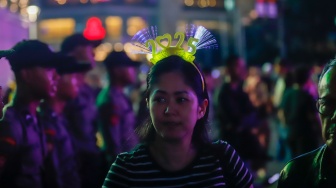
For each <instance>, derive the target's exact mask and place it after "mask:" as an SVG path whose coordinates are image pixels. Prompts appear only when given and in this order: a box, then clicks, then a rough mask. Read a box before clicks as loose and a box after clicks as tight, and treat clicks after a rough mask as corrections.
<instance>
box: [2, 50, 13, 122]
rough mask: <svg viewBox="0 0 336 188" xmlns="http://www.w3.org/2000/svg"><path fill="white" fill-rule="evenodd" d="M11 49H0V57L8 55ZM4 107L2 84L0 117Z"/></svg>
mask: <svg viewBox="0 0 336 188" xmlns="http://www.w3.org/2000/svg"><path fill="white" fill-rule="evenodd" d="M12 53H13V51H12V50H2V51H0V59H1V58H3V57H6V56H8V55H9V54H12ZM3 107H4V98H3V91H2V86H0V111H1V112H0V119H1V118H2V116H3V112H2V109H3Z"/></svg>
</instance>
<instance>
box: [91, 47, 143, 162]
mask: <svg viewBox="0 0 336 188" xmlns="http://www.w3.org/2000/svg"><path fill="white" fill-rule="evenodd" d="M104 64H105V66H106V70H107V72H108V76H109V84H108V86H107V87H105V88H104V89H103V90H102V91H101V92H100V94H99V96H98V99H97V106H98V111H99V121H98V122H99V123H98V124H99V131H100V133H101V134H102V136H103V147H102V149H103V151H104V153H105V155H106V158H107V162H108V164H112V162H113V161H114V160H115V158H116V156H117V155H118V154H119V153H121V152H125V151H130V150H131V149H132V148H133V147H134V146H135V145H136V144H138V138H137V135H136V134H135V126H136V116H135V113H134V111H133V107H132V102H131V100H130V98H129V97H128V96H127V95H126V94H125V93H124V90H125V88H126V87H127V86H130V85H132V84H135V82H136V79H137V67H138V66H139V65H140V63H139V62H135V61H133V60H131V59H130V58H129V57H128V56H127V54H126V53H125V52H124V51H121V52H116V51H113V52H111V53H110V54H109V55H108V56H107V57H106V59H105V60H104Z"/></svg>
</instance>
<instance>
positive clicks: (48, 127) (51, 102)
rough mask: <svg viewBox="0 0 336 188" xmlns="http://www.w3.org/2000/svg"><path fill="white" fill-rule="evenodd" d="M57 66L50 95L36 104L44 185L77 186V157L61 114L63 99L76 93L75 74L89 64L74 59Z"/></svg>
mask: <svg viewBox="0 0 336 188" xmlns="http://www.w3.org/2000/svg"><path fill="white" fill-rule="evenodd" d="M61 64H62V66H59V67H57V73H58V74H59V75H60V79H59V81H58V83H57V92H56V95H55V96H54V97H51V98H48V99H46V100H44V101H43V102H42V103H41V105H40V107H39V110H38V112H39V115H40V116H41V119H42V121H43V123H44V125H45V127H44V132H45V134H46V138H47V153H48V155H47V162H46V169H47V170H48V172H49V173H48V174H49V176H48V179H47V182H48V188H50V187H52V188H80V178H79V171H78V165H77V160H76V158H75V152H74V149H73V145H72V141H71V137H70V135H69V133H68V130H67V127H68V126H69V124H68V122H67V120H66V119H65V117H64V115H63V110H64V107H65V104H66V102H67V101H69V100H71V99H74V98H76V97H77V95H78V85H77V74H76V73H78V72H85V71H87V70H89V69H90V68H91V67H90V65H88V64H80V63H77V61H76V60H75V59H74V58H70V57H69V59H68V61H66V62H62V63H61Z"/></svg>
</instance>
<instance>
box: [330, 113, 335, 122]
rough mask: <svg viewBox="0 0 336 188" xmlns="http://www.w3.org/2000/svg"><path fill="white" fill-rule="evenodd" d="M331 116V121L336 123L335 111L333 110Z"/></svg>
mask: <svg viewBox="0 0 336 188" xmlns="http://www.w3.org/2000/svg"><path fill="white" fill-rule="evenodd" d="M331 115H332V116H331V121H333V122H336V110H334V111H333V113H332V114H331Z"/></svg>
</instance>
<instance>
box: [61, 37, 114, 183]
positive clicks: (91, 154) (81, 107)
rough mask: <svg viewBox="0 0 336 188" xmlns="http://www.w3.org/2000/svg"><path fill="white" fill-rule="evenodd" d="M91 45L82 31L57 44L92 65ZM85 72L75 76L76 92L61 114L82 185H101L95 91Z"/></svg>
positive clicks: (100, 158) (93, 63)
mask: <svg viewBox="0 0 336 188" xmlns="http://www.w3.org/2000/svg"><path fill="white" fill-rule="evenodd" d="M94 47H95V44H94V43H93V42H92V41H89V40H88V39H86V38H85V37H84V36H83V35H82V34H79V33H76V34H73V35H70V36H68V37H67V38H65V39H64V41H63V42H62V44H61V52H62V53H64V54H66V55H69V56H72V57H74V58H75V59H76V60H77V61H78V62H80V63H83V64H88V65H90V66H91V69H92V68H94V67H95V64H96V62H95V61H94ZM87 72H88V71H85V72H81V73H79V74H78V76H77V81H78V86H79V93H78V96H77V97H76V98H75V99H74V100H71V101H69V103H68V104H67V105H66V107H65V109H64V115H65V117H66V119H67V120H68V122H69V126H68V131H69V134H70V136H71V138H72V141H73V144H74V149H75V152H76V156H77V159H78V162H79V172H80V178H81V180H82V187H83V188H85V187H87V188H91V187H99V186H101V184H102V182H103V179H104V176H105V175H106V173H107V172H103V171H102V164H103V162H102V159H103V157H102V155H101V153H100V150H99V148H98V146H97V144H96V140H97V139H96V133H97V125H96V123H97V122H96V121H97V109H96V96H97V92H96V91H95V90H94V89H92V88H91V87H90V86H89V84H88V83H87V82H86V80H85V77H86V74H87Z"/></svg>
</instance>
